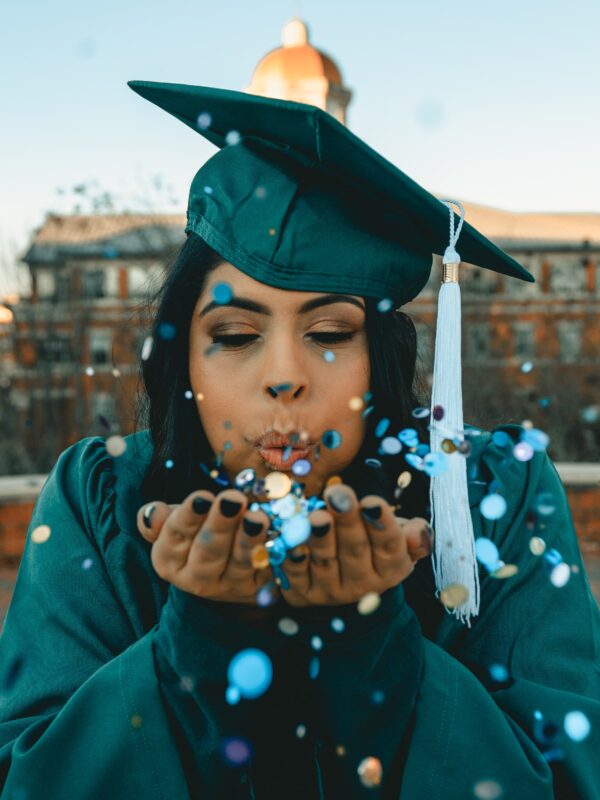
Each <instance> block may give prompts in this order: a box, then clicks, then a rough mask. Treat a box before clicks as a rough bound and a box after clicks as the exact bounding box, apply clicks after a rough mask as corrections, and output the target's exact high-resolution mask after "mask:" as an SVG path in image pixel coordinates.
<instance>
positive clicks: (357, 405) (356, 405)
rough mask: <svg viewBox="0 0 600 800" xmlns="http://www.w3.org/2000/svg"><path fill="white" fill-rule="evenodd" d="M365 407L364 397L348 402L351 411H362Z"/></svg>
mask: <svg viewBox="0 0 600 800" xmlns="http://www.w3.org/2000/svg"><path fill="white" fill-rule="evenodd" d="M363 406H364V403H363V399H362V397H358V396H356V397H351V398H350V400H348V408H349V409H350V411H360V410H361V408H362V407H363Z"/></svg>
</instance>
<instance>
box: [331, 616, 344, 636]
mask: <svg viewBox="0 0 600 800" xmlns="http://www.w3.org/2000/svg"><path fill="white" fill-rule="evenodd" d="M331 627H332V629H333V630H334V631H335V632H336V633H343V632H344V631H345V630H346V623H345V622H344V620H343V619H340V617H334V618H333V619H332V620H331Z"/></svg>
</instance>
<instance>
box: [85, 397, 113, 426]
mask: <svg viewBox="0 0 600 800" xmlns="http://www.w3.org/2000/svg"><path fill="white" fill-rule="evenodd" d="M116 410H117V404H116V401H115V398H114V397H113V396H112V394H108V392H93V394H92V397H91V413H92V417H93V419H94V422H96V421H97V420H98V417H104V418H105V419H106V420H108V422H116Z"/></svg>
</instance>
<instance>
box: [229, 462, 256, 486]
mask: <svg viewBox="0 0 600 800" xmlns="http://www.w3.org/2000/svg"><path fill="white" fill-rule="evenodd" d="M255 481H256V472H255V471H254V470H253V469H251V468H250V467H247V468H246V469H243V470H242V471H241V472H238V474H237V475H236V476H235V478H234V479H233V483H234V486H235V487H236V489H240V490H241V491H244V489H249V488H251V487H252V486H254V483H255Z"/></svg>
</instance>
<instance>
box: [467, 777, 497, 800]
mask: <svg viewBox="0 0 600 800" xmlns="http://www.w3.org/2000/svg"><path fill="white" fill-rule="evenodd" d="M473 794H474V795H475V797H476V798H477V800H498V798H500V797H502V794H503V792H502V787H501V786H500V784H499V783H497V781H478V783H476V784H475V786H474V787H473Z"/></svg>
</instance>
